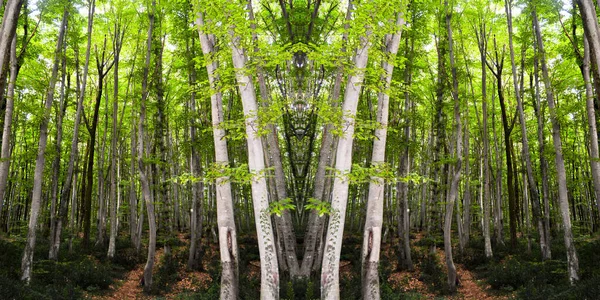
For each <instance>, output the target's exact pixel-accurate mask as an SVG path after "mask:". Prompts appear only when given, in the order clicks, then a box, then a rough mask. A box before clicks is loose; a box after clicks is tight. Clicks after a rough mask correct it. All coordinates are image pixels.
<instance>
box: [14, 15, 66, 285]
mask: <svg viewBox="0 0 600 300" xmlns="http://www.w3.org/2000/svg"><path fill="white" fill-rule="evenodd" d="M68 14H69V13H68V10H67V9H66V8H65V10H64V13H63V18H62V23H61V25H60V29H59V32H58V40H57V42H56V50H55V52H54V61H53V65H52V75H51V77H50V82H49V85H48V91H47V93H46V102H45V109H44V113H43V116H42V120H41V124H40V137H39V139H40V140H39V144H38V152H37V158H36V160H35V173H34V178H33V195H32V197H31V212H30V216H29V228H28V232H27V242H26V244H25V250H24V251H23V259H22V261H21V280H23V281H25V282H26V284H29V282H30V281H31V273H32V268H33V251H34V249H35V240H36V229H37V225H38V224H37V222H38V215H39V212H40V204H41V200H42V199H41V198H42V183H43V180H44V178H43V177H44V164H45V162H46V145H47V143H48V123H49V121H50V113H51V112H52V110H51V109H52V102H53V101H54V88H55V86H56V77H57V76H58V64H59V58H60V54H61V49H62V45H63V39H64V35H65V28H66V26H67V16H68Z"/></svg>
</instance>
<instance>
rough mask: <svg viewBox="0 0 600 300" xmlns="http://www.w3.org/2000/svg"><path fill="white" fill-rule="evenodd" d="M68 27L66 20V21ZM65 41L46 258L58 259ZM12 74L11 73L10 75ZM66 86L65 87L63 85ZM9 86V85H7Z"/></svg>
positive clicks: (62, 204) (65, 97) (62, 202)
mask: <svg viewBox="0 0 600 300" xmlns="http://www.w3.org/2000/svg"><path fill="white" fill-rule="evenodd" d="M67 27H68V21H67ZM66 44H67V43H66V42H65V43H64V45H63V50H62V55H61V56H62V59H61V76H62V79H61V86H60V104H59V112H58V120H57V121H56V142H55V146H54V147H55V151H56V157H55V158H54V162H53V163H52V171H53V172H54V173H53V181H52V206H54V207H52V208H51V211H50V213H51V218H50V219H51V220H50V250H49V252H48V259H51V260H56V259H58V249H59V247H60V235H57V234H56V232H57V227H58V226H61V227H62V222H61V221H62V220H60V221H59V218H62V219H63V220H65V218H66V210H67V209H68V208H67V207H66V205H67V203H68V199H65V200H63V199H61V200H60V205H59V206H60V207H59V211H58V217H56V216H55V212H56V211H55V209H56V207H55V206H56V205H57V204H56V203H57V198H58V183H59V178H60V177H59V171H60V164H61V163H60V162H61V154H62V140H63V119H64V116H65V112H66V109H67V102H68V91H67V94H65V88H66V89H67V90H68V89H69V87H68V86H66V85H70V77H69V79H68V82H67V79H66V73H67V72H66V71H67V59H66V55H65V51H66ZM11 76H12V75H11ZM65 86H66V87H65ZM9 88H10V87H9ZM13 93H14V91H13Z"/></svg>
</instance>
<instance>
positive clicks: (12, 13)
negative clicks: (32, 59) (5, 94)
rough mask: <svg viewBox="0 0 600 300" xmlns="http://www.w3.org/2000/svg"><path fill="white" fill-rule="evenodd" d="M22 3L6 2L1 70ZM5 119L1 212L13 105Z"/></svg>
mask: <svg viewBox="0 0 600 300" xmlns="http://www.w3.org/2000/svg"><path fill="white" fill-rule="evenodd" d="M22 4H23V0H9V1H8V2H7V3H6V7H5V9H4V15H3V18H2V27H1V28H0V70H4V66H5V65H6V59H7V58H8V57H9V55H7V54H8V53H9V51H11V50H10V49H11V44H12V43H13V39H14V36H15V35H16V33H15V32H16V29H17V22H18V21H19V13H20V12H21V5H22ZM15 63H16V62H15ZM11 72H12V71H11ZM15 80H16V75H15ZM13 85H14V82H13ZM7 100H8V101H9V102H12V103H11V105H14V104H13V103H14V100H13V99H7ZM7 106H8V103H7ZM9 117H10V119H9V120H7V118H9ZM4 119H5V121H4V126H3V127H4V128H3V131H2V133H3V135H2V151H1V154H0V155H1V156H0V159H1V160H0V212H2V207H3V205H4V198H5V197H4V192H5V190H6V183H7V182H8V172H9V169H10V143H9V142H8V141H9V140H10V134H8V135H7V134H6V130H7V129H8V130H9V131H10V126H11V123H12V107H11V111H10V113H9V111H8V107H7V111H6V112H5V115H4ZM7 121H9V122H7ZM7 123H8V124H7ZM5 136H6V138H5Z"/></svg>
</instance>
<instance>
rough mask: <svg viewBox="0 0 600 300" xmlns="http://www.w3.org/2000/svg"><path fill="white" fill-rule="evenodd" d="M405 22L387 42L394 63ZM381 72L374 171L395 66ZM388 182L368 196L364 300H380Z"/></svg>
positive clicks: (375, 184)
mask: <svg viewBox="0 0 600 300" xmlns="http://www.w3.org/2000/svg"><path fill="white" fill-rule="evenodd" d="M403 25H404V19H403V17H402V15H401V14H400V13H397V16H396V26H397V28H396V32H394V34H388V35H387V36H386V42H385V47H386V49H385V52H386V53H385V58H384V59H389V60H392V61H393V60H394V59H395V58H396V54H397V53H398V47H399V46H400V37H401V34H402V29H401V28H402V26H403ZM382 69H383V70H384V72H385V74H384V75H383V76H385V81H383V88H384V91H382V92H379V93H378V95H377V120H376V121H377V123H379V126H378V128H377V129H375V139H374V141H373V152H372V154H371V165H372V166H373V167H375V168H377V166H381V165H383V164H385V147H386V141H387V126H388V118H389V117H388V116H389V101H390V95H389V94H388V92H387V89H389V88H390V84H391V82H392V73H393V72H394V65H393V63H390V62H388V61H387V60H384V61H383V62H382ZM384 189H385V181H384V179H383V178H381V177H377V176H373V177H372V178H371V181H370V183H369V194H368V200H367V215H366V219H365V227H364V232H363V245H362V255H361V260H362V295H363V299H364V300H369V299H379V298H381V295H380V288H379V254H380V251H381V234H382V228H383V202H384V200H385V199H384Z"/></svg>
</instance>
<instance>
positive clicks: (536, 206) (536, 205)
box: [505, 0, 548, 259]
mask: <svg viewBox="0 0 600 300" xmlns="http://www.w3.org/2000/svg"><path fill="white" fill-rule="evenodd" d="M511 2H512V0H505V9H506V19H507V24H508V45H509V49H510V62H511V67H512V75H513V83H514V88H515V97H516V99H517V111H518V114H519V124H520V127H521V138H522V142H523V151H522V154H523V158H524V162H525V167H526V172H527V173H526V175H527V180H525V182H527V183H528V184H529V194H530V195H531V204H532V208H533V221H534V222H535V223H536V227H537V229H538V231H539V234H540V248H541V251H542V256H543V257H544V259H546V258H547V257H546V256H547V253H548V252H547V248H548V245H547V243H546V236H545V234H544V232H545V229H544V222H543V220H542V217H541V211H540V196H539V193H538V188H537V185H536V182H535V177H534V174H533V166H532V163H531V157H530V156H529V153H530V152H529V138H528V137H527V124H526V123H525V113H524V109H523V100H522V99H521V92H520V89H519V77H518V75H517V67H516V64H515V51H514V47H513V26H512V4H511ZM523 188H525V187H523Z"/></svg>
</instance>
